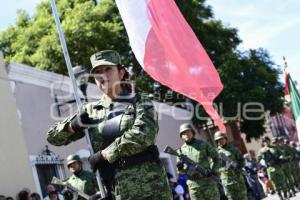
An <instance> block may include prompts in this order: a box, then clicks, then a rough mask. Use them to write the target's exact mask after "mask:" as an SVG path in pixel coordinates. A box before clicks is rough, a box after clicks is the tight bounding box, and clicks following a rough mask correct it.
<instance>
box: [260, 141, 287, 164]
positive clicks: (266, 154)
mask: <svg viewBox="0 0 300 200" xmlns="http://www.w3.org/2000/svg"><path fill="white" fill-rule="evenodd" d="M281 155H282V153H281V151H280V150H279V149H278V147H276V146H272V145H270V146H269V147H263V148H261V149H260V150H259V152H258V155H257V160H258V161H259V162H260V161H261V160H262V159H263V160H264V161H265V162H266V164H267V167H274V166H276V165H278V164H280V159H279V158H280V156H281Z"/></svg>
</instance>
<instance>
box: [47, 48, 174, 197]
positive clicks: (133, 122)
mask: <svg viewBox="0 0 300 200" xmlns="http://www.w3.org/2000/svg"><path fill="white" fill-rule="evenodd" d="M91 63H92V67H93V68H92V70H91V75H92V76H94V79H95V82H96V84H97V86H98V88H99V89H100V90H101V91H102V93H103V95H102V97H101V99H100V100H99V101H98V102H94V103H88V104H86V105H84V106H83V109H82V110H81V112H80V113H76V114H75V115H72V116H69V117H68V118H66V119H65V120H64V121H63V122H60V123H57V124H55V125H54V126H52V127H51V129H50V130H49V132H48V138H47V140H48V141H49V143H51V144H53V145H56V146H61V145H68V144H69V143H71V142H73V141H76V140H78V139H81V138H82V137H84V129H85V128H87V127H88V128H89V133H90V138H91V143H92V146H93V149H94V151H95V152H96V153H95V154H94V155H92V156H91V157H90V159H89V161H90V164H91V167H92V169H93V170H97V169H100V171H101V174H103V175H106V176H107V177H106V178H104V183H108V185H111V184H114V194H115V198H116V200H136V199H140V200H145V199H161V200H170V199H171V198H172V194H171V191H170V187H169V185H168V179H167V175H166V171H165V169H164V167H163V165H162V163H161V161H160V159H159V151H158V148H157V146H156V145H155V139H156V136H157V133H158V122H157V113H156V112H155V109H154V106H153V104H152V102H151V101H150V100H149V99H148V97H147V96H145V95H143V96H142V95H140V94H138V93H134V92H133V88H132V87H131V85H130V84H128V80H127V79H128V77H129V74H128V72H127V70H126V68H125V67H124V66H123V65H121V60H120V55H119V53H118V52H116V51H113V50H105V51H100V52H98V53H95V54H94V55H92V56H91ZM106 185H107V184H106Z"/></svg>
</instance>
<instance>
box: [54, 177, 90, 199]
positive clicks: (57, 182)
mask: <svg viewBox="0 0 300 200" xmlns="http://www.w3.org/2000/svg"><path fill="white" fill-rule="evenodd" d="M51 183H52V184H54V185H60V186H63V187H64V190H65V189H66V190H68V191H70V192H71V193H72V194H73V199H72V200H77V198H78V196H81V197H83V198H84V199H86V200H89V199H90V196H89V195H87V194H85V193H84V192H81V191H79V190H78V189H76V188H75V187H73V186H72V185H71V184H70V183H66V182H63V181H62V180H60V179H59V178H56V177H55V176H53V178H52V181H51Z"/></svg>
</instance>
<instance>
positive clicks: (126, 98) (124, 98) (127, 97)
mask: <svg viewBox="0 0 300 200" xmlns="http://www.w3.org/2000/svg"><path fill="white" fill-rule="evenodd" d="M134 97H135V94H134V93H130V92H128V91H127V90H122V92H121V93H120V95H119V96H118V97H116V98H115V99H113V100H112V101H113V102H131V101H132V99H133V98H134Z"/></svg>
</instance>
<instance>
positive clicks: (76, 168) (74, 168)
mask: <svg viewBox="0 0 300 200" xmlns="http://www.w3.org/2000/svg"><path fill="white" fill-rule="evenodd" d="M68 168H69V170H70V172H71V173H75V172H78V171H80V170H81V163H79V162H73V163H72V164H70V165H69V166H68Z"/></svg>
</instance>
